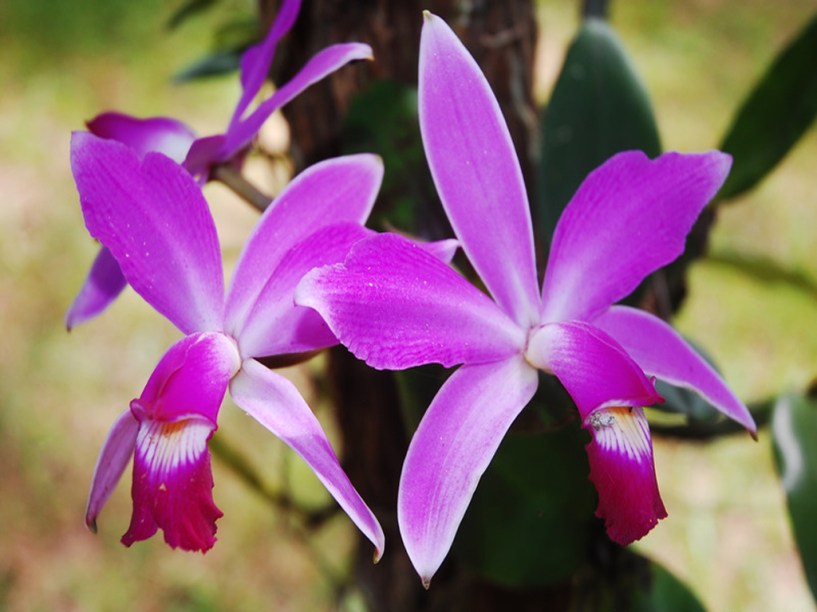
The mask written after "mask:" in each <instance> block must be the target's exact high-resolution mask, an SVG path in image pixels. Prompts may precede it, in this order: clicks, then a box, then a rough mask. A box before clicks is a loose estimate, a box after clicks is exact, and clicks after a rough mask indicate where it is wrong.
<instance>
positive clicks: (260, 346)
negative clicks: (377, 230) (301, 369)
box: [233, 223, 373, 357]
mask: <svg viewBox="0 0 817 612" xmlns="http://www.w3.org/2000/svg"><path fill="white" fill-rule="evenodd" d="M372 233H373V232H372V231H371V230H367V229H365V228H363V227H362V226H360V225H355V224H353V223H343V224H336V225H330V226H327V227H324V228H321V229H319V230H318V231H317V232H315V233H314V234H312V235H311V236H309V237H308V238H306V239H305V240H303V241H301V242H299V243H298V244H296V245H295V246H294V247H292V248H291V249H290V250H289V251H288V252H287V253H286V255H284V257H283V259H281V262H280V263H279V264H278V267H277V268H276V269H275V271H274V272H273V273H272V274H271V275H270V277H269V281H268V282H267V284H266V285H265V286H264V288H263V290H262V291H261V293H260V294H259V295H258V299H257V300H256V303H255V305H254V306H253V308H252V309H251V310H250V313H249V314H248V315H247V320H246V323H245V324H244V326H243V327H242V328H241V329H240V330H236V331H234V332H233V335H234V337H235V338H236V340H237V341H238V344H239V346H240V347H241V354H242V355H243V356H244V357H262V356H266V355H282V354H286V353H301V352H306V351H314V350H317V349H321V348H325V347H327V346H332V345H334V344H337V342H338V341H337V339H336V338H335V335H334V334H333V333H332V332H331V330H330V329H329V327H328V326H327V325H326V323H325V322H324V321H323V319H321V317H320V315H318V313H317V312H315V311H314V310H312V309H311V308H304V307H302V306H296V305H295V299H294V294H295V287H296V285H297V284H298V282H300V280H301V278H303V276H304V275H305V274H306V273H307V272H309V271H310V270H312V269H313V268H318V267H321V266H326V265H329V264H335V263H339V262H342V261H343V260H344V259H345V257H346V254H347V253H348V252H349V249H350V248H351V247H352V245H353V244H355V243H356V242H358V241H360V240H362V239H363V238H365V237H367V236H369V235H371V234H372Z"/></svg>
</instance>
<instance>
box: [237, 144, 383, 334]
mask: <svg viewBox="0 0 817 612" xmlns="http://www.w3.org/2000/svg"><path fill="white" fill-rule="evenodd" d="M382 180H383V161H382V160H381V159H380V158H379V157H377V156H375V155H368V154H363V155H349V156H346V157H337V158H334V159H329V160H326V161H323V162H320V163H318V164H315V165H314V166H310V167H309V168H307V169H306V170H304V171H303V172H302V173H301V174H299V175H298V176H297V177H295V178H294V179H293V180H292V182H290V183H289V185H288V186H287V187H286V188H285V189H284V191H283V192H281V194H280V195H279V196H278V198H277V199H276V200H275V201H274V202H273V203H272V204H271V205H270V206H269V208H267V210H266V211H264V214H263V215H261V219H260V221H259V222H258V225H256V227H255V230H254V231H253V234H252V236H250V238H249V240H248V241H247V245H246V246H245V247H244V251H243V252H242V253H241V257H240V258H239V261H238V264H237V265H236V269H235V273H234V274H233V280H232V284H231V286H230V291H229V294H228V296H227V307H226V313H227V315H226V325H225V327H226V329H229V330H231V331H233V332H237V331H238V330H240V329H241V328H242V327H243V326H244V324H245V322H246V319H247V316H248V315H249V312H250V309H251V308H252V307H253V306H254V305H255V304H256V303H257V302H258V296H259V295H260V293H261V291H262V289H263V288H264V286H265V285H266V284H267V282H268V281H269V279H270V276H271V275H272V273H273V271H275V269H276V268H277V267H278V265H279V264H280V262H281V259H282V258H283V257H284V255H286V253H287V252H288V251H289V250H290V249H291V248H292V247H293V246H295V245H296V244H298V243H299V242H301V241H302V240H304V239H305V238H307V237H308V236H310V235H312V234H314V233H315V232H316V231H318V230H319V229H321V228H324V227H327V226H329V225H334V224H336V223H356V224H359V225H363V223H365V222H366V219H367V218H368V217H369V212H371V210H372V206H373V205H374V200H375V198H376V197H377V192H378V190H379V189H380V183H381V181H382Z"/></svg>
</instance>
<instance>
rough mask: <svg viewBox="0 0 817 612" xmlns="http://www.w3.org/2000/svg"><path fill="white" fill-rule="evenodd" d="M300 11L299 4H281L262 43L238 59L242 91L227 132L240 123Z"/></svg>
mask: <svg viewBox="0 0 817 612" xmlns="http://www.w3.org/2000/svg"><path fill="white" fill-rule="evenodd" d="M300 10H301V0H283V2H282V3H281V7H280V8H279V9H278V13H277V14H276V15H275V21H274V22H273V24H272V26H271V27H270V29H269V31H268V32H267V35H266V37H265V38H264V40H263V41H261V43H259V44H257V45H254V46H252V47H250V48H249V49H247V50H246V51H245V52H244V54H243V55H242V56H241V88H242V90H243V91H242V94H241V99H240V100H239V101H238V104H237V105H236V107H235V111H234V112H233V117H232V119H231V120H230V128H229V129H230V130H231V129H233V128H234V127H235V125H236V124H237V123H238V122H239V121H240V120H241V118H242V116H243V115H244V111H245V110H246V109H247V107H248V106H249V105H250V103H251V102H252V101H253V99H254V98H255V96H256V94H258V91H259V90H260V89H261V86H262V85H263V84H264V81H265V80H266V79H267V77H268V76H269V71H270V67H271V66H272V58H273V57H274V55H275V48H276V47H277V46H278V43H279V41H280V40H281V39H282V38H283V37H284V36H285V35H286V34H287V32H289V31H290V30H291V29H292V26H293V25H294V24H295V20H296V19H297V17H298V13H299V12H300ZM228 131H229V130H228Z"/></svg>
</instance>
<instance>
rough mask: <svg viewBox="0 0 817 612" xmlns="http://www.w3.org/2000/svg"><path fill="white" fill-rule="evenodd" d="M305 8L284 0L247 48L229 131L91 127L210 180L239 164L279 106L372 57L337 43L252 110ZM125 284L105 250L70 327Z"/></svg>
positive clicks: (121, 119) (126, 121)
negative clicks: (222, 167)
mask: <svg viewBox="0 0 817 612" xmlns="http://www.w3.org/2000/svg"><path fill="white" fill-rule="evenodd" d="M300 8H301V0H284V2H283V4H282V6H281V10H280V11H279V12H278V14H277V16H276V19H275V22H274V23H273V24H272V27H271V28H270V30H269V32H268V33H267V36H266V38H265V39H264V40H263V41H262V42H261V43H259V44H258V45H255V46H253V47H250V48H249V49H247V51H245V52H244V54H243V56H242V58H241V87H242V94H241V98H240V99H239V101H238V104H237V106H236V108H235V110H234V111H233V116H232V118H231V119H230V123H229V125H228V126H227V130H226V131H225V132H224V133H223V134H217V135H214V136H208V137H205V138H199V139H197V138H196V135H195V133H194V132H193V130H192V129H191V128H189V127H188V126H187V125H185V124H184V123H182V122H181V121H178V120H176V119H170V118H167V117H153V118H150V119H137V118H135V117H131V116H128V115H124V114H121V113H113V112H111V113H103V114H101V115H99V116H97V117H96V118H94V119H92V120H91V121H89V122H88V130H89V131H90V132H91V133H92V134H95V135H97V136H101V137H103V138H110V139H113V140H117V141H119V142H121V143H124V144H125V145H127V146H129V147H131V148H133V149H134V150H135V151H136V152H137V153H138V154H139V155H140V156H144V155H145V154H146V153H148V152H150V151H153V152H159V153H164V154H165V155H167V156H168V157H170V158H172V159H174V160H176V161H178V162H179V163H181V162H184V165H185V167H186V168H187V170H188V171H189V172H190V173H191V174H192V175H194V176H195V177H197V178H198V179H199V180H200V181H202V182H206V181H207V180H208V179H209V177H210V171H211V170H212V168H213V167H214V166H216V165H218V164H223V163H229V162H232V161H236V163H239V160H237V158H238V157H240V156H241V153H242V152H243V151H244V150H245V149H246V148H247V147H248V146H249V145H250V143H251V142H252V140H253V138H254V137H255V135H256V134H257V133H258V131H259V130H260V129H261V126H262V125H263V124H264V122H265V121H266V120H267V119H268V118H269V117H270V115H272V113H274V112H275V111H276V110H278V109H279V108H281V107H282V106H284V105H285V104H287V103H288V102H289V101H291V100H292V99H293V98H295V97H296V96H298V95H299V94H301V93H302V92H303V91H304V90H306V89H307V88H309V87H310V86H311V85H313V84H314V83H317V82H318V81H320V80H322V79H323V78H325V77H326V76H328V75H330V74H331V73H333V72H335V71H336V70H338V69H339V68H341V67H342V66H344V65H346V64H347V63H349V62H351V61H354V60H360V59H371V58H372V49H371V47H369V45H365V44H362V43H344V44H337V45H331V46H329V47H327V48H326V49H323V50H322V51H319V52H318V53H317V54H316V55H315V56H314V57H313V58H312V59H311V60H309V62H307V64H306V65H305V66H304V67H303V68H302V69H301V70H300V71H299V72H298V73H297V74H296V75H295V76H294V77H292V79H291V80H290V81H288V82H287V83H285V84H283V85H282V86H281V87H279V88H278V89H277V90H276V91H275V93H273V94H272V95H271V96H270V97H269V98H267V99H266V100H264V101H263V102H261V103H260V104H259V105H258V106H257V107H256V108H255V109H254V110H253V111H252V112H250V113H249V114H248V113H247V111H248V109H249V108H250V104H251V103H252V101H253V100H254V99H255V97H256V96H257V95H258V92H259V91H260V90H261V87H262V86H263V84H264V80H265V79H266V78H267V75H268V74H269V70H270V66H271V65H272V60H273V57H274V54H275V48H276V46H277V45H278V42H279V41H280V40H281V38H283V36H284V35H285V34H286V33H287V32H289V30H290V29H292V26H293V24H294V23H295V19H296V18H297V16H298V13H299V11H300ZM245 115H246V116H245ZM125 284H126V283H125V279H124V277H123V276H122V272H121V270H120V269H119V265H118V264H117V263H116V261H115V260H114V259H113V258H111V256H110V253H108V252H107V251H106V249H104V248H102V249H101V250H100V252H99V254H98V255H97V258H96V260H95V261H94V263H93V265H92V267H91V270H90V272H89V273H88V276H87V278H86V280H85V282H84V283H83V286H82V288H81V289H80V292H79V294H78V295H77V296H76V298H75V299H74V301H73V303H72V304H71V306H70V307H69V309H68V312H67V313H66V317H65V324H66V327H67V328H68V329H69V330H70V329H71V328H72V327H74V326H76V325H79V324H80V323H84V322H85V321H87V320H89V319H91V318H93V317H95V316H97V315H98V314H100V313H101V312H102V311H103V310H105V309H106V308H107V307H108V306H109V305H110V304H111V302H113V300H114V299H116V297H117V296H118V295H119V294H120V293H121V292H122V290H123V289H124V288H125Z"/></svg>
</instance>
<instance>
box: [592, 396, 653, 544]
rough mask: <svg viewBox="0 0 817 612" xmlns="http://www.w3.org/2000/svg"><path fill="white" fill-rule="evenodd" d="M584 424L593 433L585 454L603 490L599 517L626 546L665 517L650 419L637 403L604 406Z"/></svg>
mask: <svg viewBox="0 0 817 612" xmlns="http://www.w3.org/2000/svg"><path fill="white" fill-rule="evenodd" d="M584 428H585V429H587V431H589V432H590V435H591V436H592V440H591V442H590V443H589V444H588V445H587V458H588V459H589V461H590V480H592V481H593V484H594V485H595V486H596V490H597V491H598V494H599V505H598V508H597V509H596V516H598V517H600V518H603V519H604V524H605V526H606V528H607V535H608V536H610V539H611V540H613V541H614V542H618V543H619V544H621V545H623V546H624V545H627V544H629V543H631V542H634V541H635V540H638V539H640V538H642V537H643V536H645V535H646V534H647V533H648V532H649V531H650V530H651V529H652V528H653V527H655V526H656V525H657V524H658V521H659V520H660V519H662V518H666V516H667V511H666V509H665V508H664V504H663V502H662V501H661V495H660V493H659V492H658V480H657V479H656V476H655V462H654V461H653V452H652V441H651V440H650V428H649V426H648V425H647V418H646V417H645V416H644V410H643V409H641V408H637V407H636V408H629V407H610V408H603V409H601V410H598V411H596V412H594V413H593V414H591V415H590V416H589V417H588V418H587V419H585V422H584Z"/></svg>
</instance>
